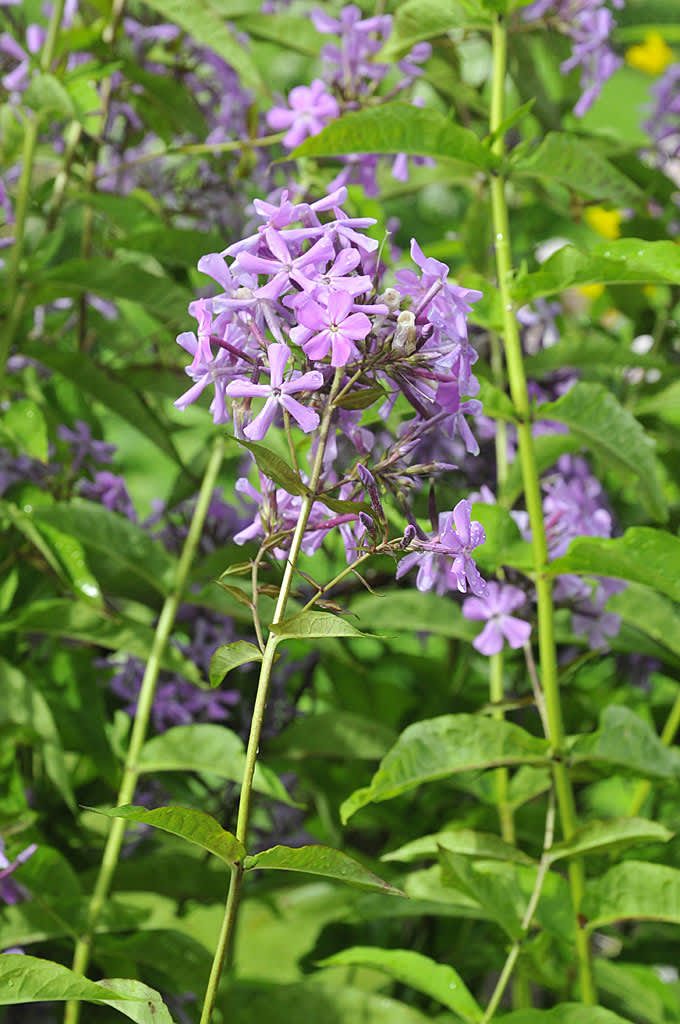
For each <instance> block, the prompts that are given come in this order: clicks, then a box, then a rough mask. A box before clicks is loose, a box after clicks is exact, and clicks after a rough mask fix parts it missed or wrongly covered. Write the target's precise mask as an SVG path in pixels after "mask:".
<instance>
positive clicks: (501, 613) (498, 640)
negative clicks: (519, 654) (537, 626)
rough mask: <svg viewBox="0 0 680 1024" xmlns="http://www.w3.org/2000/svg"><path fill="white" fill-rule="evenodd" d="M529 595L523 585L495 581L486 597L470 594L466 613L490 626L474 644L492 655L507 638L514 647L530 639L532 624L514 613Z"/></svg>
mask: <svg viewBox="0 0 680 1024" xmlns="http://www.w3.org/2000/svg"><path fill="white" fill-rule="evenodd" d="M524 601H525V596H524V593H523V591H521V590H520V589H519V587H513V586H510V585H509V584H506V585H501V584H500V583H495V582H493V581H492V582H491V583H489V584H488V588H487V594H486V597H466V598H465V600H464V601H463V615H464V616H465V618H466V619H470V620H471V621H473V622H483V621H484V620H486V625H485V627H484V629H483V630H482V632H481V633H480V634H479V636H476V637H475V639H474V640H473V641H472V645H473V647H474V648H475V649H476V650H478V651H479V652H480V654H486V655H487V656H490V655H492V654H498V653H499V651H501V650H502V648H503V642H504V639H505V640H507V642H508V644H509V645H510V647H512V648H513V649H515V648H517V647H522V646H523V645H524V644H525V643H526V641H527V640H528V639H529V635H530V633H531V626H530V625H529V623H528V622H525V621H524V620H523V619H518V618H516V617H515V616H514V615H511V614H510V613H511V612H514V611H517V609H518V608H519V607H520V606H521V605H523V604H524Z"/></svg>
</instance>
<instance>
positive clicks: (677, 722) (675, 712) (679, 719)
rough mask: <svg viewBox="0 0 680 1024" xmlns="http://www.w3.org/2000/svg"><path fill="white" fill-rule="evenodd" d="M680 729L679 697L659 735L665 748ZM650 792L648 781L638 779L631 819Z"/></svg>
mask: <svg viewBox="0 0 680 1024" xmlns="http://www.w3.org/2000/svg"><path fill="white" fill-rule="evenodd" d="M678 729H680V695H679V696H677V697H676V698H675V703H674V704H673V707H672V708H671V710H670V712H669V715H668V718H667V719H666V724H665V725H664V727H663V731H662V733H661V742H662V743H663V744H665V745H666V746H667V747H670V745H671V743H672V742H673V740H674V739H675V734H676V733H677V731H678ZM651 791H652V784H651V782H650V781H649V779H640V781H639V782H638V784H637V786H636V787H635V792H634V793H633V801H632V804H631V808H630V813H631V815H632V816H633V817H635V815H636V814H639V813H640V811H641V809H642V805H643V804H644V802H645V800H646V799H647V797H648V796H649V794H650V793H651Z"/></svg>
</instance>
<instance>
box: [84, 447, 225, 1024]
mask: <svg viewBox="0 0 680 1024" xmlns="http://www.w3.org/2000/svg"><path fill="white" fill-rule="evenodd" d="M223 454H224V440H223V438H222V437H221V436H217V437H216V438H215V441H214V444H213V450H212V454H211V456H210V459H209V461H208V465H207V466H206V470H205V474H204V476H203V481H202V483H201V489H200V491H199V494H198V500H197V502H196V506H195V508H194V513H193V516H192V519H191V524H190V526H189V532H188V534H187V538H186V541H185V543H184V547H183V549H182V554H181V555H180V558H179V562H178V565H177V575H176V577H175V582H174V586H173V588H172V590H171V592H170V593H169V594H168V596H167V597H166V599H165V602H164V604H163V608H162V610H161V614H160V618H159V619H158V625H157V626H156V632H155V634H154V639H153V644H152V646H151V651H150V653H149V660H148V662H147V664H146V670H145V672H144V678H143V680H142V685H141V689H140V691H139V699H138V704H137V711H136V714H135V719H134V724H133V726H132V734H131V736H130V746H129V747H128V752H127V757H126V758H125V765H124V767H123V778H122V781H121V784H120V789H119V791H118V798H117V801H116V803H117V806H122V805H123V804H129V803H130V802H131V801H132V798H133V796H134V792H135V787H136V785H137V780H138V778H139V767H138V762H139V754H140V751H141V749H142V746H143V744H144V740H145V739H146V734H147V731H148V727H149V719H150V717H151V706H152V704H153V698H154V693H155V690H156V683H157V681H158V675H159V672H160V670H161V661H162V658H163V652H164V651H165V648H166V645H167V643H168V640H169V638H170V633H171V631H172V628H173V626H174V624H175V619H176V617H177V611H178V608H179V606H180V604H181V602H182V598H183V596H184V593H185V590H186V585H187V579H188V577H189V572H190V570H191V566H192V564H193V561H194V557H195V555H196V549H197V547H198V543H199V541H200V539H201V533H202V531H203V525H204V523H205V519H206V516H207V514H208V508H209V506H210V499H211V497H212V495H213V491H214V489H215V484H216V481H217V476H218V473H219V470H220V466H221V464H222V458H223ZM124 835H125V821H124V820H123V819H122V818H112V819H111V824H110V827H109V832H108V836H107V839H106V845H105V847H104V853H103V856H102V860H101V864H100V867H99V874H98V875H97V881H96V882H95V886H94V890H93V892H92V896H91V898H90V905H89V908H88V918H87V927H86V930H85V933H84V934H83V935H82V936H81V937H80V939H79V940H78V942H77V943H76V948H75V952H74V956H73V970H74V971H76V973H78V974H83V975H84V974H85V972H86V971H87V968H88V965H89V963H90V957H91V954H92V943H93V938H94V934H95V930H96V927H97V923H98V921H99V918H100V916H101V913H102V910H103V908H104V904H105V903H106V899H107V897H108V894H109V891H110V889H111V883H112V881H113V876H114V873H115V871H116V867H117V865H118V858H119V856H120V849H121V846H122V844H123V838H124ZM79 1019H80V1003H79V1002H76V1001H71V1002H69V1003H67V1005H66V1013H65V1015H64V1024H77V1022H78V1020H79Z"/></svg>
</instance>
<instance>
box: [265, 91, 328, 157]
mask: <svg viewBox="0 0 680 1024" xmlns="http://www.w3.org/2000/svg"><path fill="white" fill-rule="evenodd" d="M288 102H289V104H290V109H289V110H287V109H286V108H285V107H272V109H271V110H270V111H269V113H268V114H267V123H268V124H269V126H270V127H271V128H273V129H274V131H277V132H280V131H284V129H286V128H287V129H288V131H287V132H286V134H285V135H284V137H283V144H284V146H286V147H287V148H288V149H295V147H296V146H299V145H300V143H301V142H304V140H305V139H306V138H307V136H308V135H318V134H319V132H320V131H321V130H322V129H323V128H324V127H325V126H326V125H327V124H328V122H329V121H332V120H333V119H334V118H336V117H338V115H339V113H340V108H339V106H338V101H337V100H336V99H335V97H334V96H331V94H330V93H329V92H327V91H326V86H325V84H324V83H323V82H322V81H321V79H320V78H315V79H314V81H313V82H312V84H311V85H309V86H307V85H297V86H296V87H295V88H294V89H293V90H292V91H291V92H290V94H289V96H288Z"/></svg>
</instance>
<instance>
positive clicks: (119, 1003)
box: [100, 978, 173, 1024]
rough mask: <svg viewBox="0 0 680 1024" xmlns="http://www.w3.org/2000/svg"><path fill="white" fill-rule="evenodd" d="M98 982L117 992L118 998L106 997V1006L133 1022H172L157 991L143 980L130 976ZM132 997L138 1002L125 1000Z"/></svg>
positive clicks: (154, 1023) (146, 1023)
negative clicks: (136, 979)
mask: <svg viewBox="0 0 680 1024" xmlns="http://www.w3.org/2000/svg"><path fill="white" fill-rule="evenodd" d="M100 984H102V985H105V986H106V987H107V988H108V989H110V990H111V991H112V992H117V993H118V999H107V1004H108V1006H111V1007H113V1009H114V1010H119V1011H120V1012H121V1013H124V1014H125V1016H126V1017H129V1018H130V1020H133V1021H135V1024H173V1019H172V1017H171V1016H170V1011H169V1010H168V1008H167V1006H166V1005H165V1003H164V1002H163V1000H162V999H161V997H160V995H159V994H158V992H156V990H155V989H153V988H150V987H149V985H145V984H144V982H142V981H135V980H134V979H132V978H103V979H102V981H101V982H100ZM132 999H136V1000H139V1002H138V1003H136V1002H135V1003H133V1002H131V1001H130V1002H127V1000H132ZM124 1000H125V1001H124Z"/></svg>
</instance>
